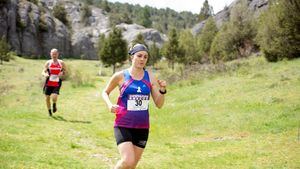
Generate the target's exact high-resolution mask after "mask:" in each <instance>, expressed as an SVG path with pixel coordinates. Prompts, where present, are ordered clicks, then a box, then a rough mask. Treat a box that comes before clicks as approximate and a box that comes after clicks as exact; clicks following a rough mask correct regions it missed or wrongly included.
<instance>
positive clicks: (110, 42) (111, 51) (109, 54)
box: [100, 27, 128, 73]
mask: <svg viewBox="0 0 300 169" xmlns="http://www.w3.org/2000/svg"><path fill="white" fill-rule="evenodd" d="M127 56H128V54H127V42H126V41H125V40H124V39H122V31H121V30H120V29H118V28H116V27H114V28H113V30H112V31H111V32H110V33H109V36H108V38H107V39H105V41H104V44H103V47H102V48H101V51H100V59H101V61H102V62H103V64H104V65H105V66H113V72H114V73H115V70H116V66H117V65H119V66H120V65H122V64H123V63H124V61H126V60H127Z"/></svg>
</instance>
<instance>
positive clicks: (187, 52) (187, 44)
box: [179, 29, 198, 64]
mask: <svg viewBox="0 0 300 169" xmlns="http://www.w3.org/2000/svg"><path fill="white" fill-rule="evenodd" d="M196 45H197V44H196V38H194V36H193V34H192V33H191V31H190V30H188V29H186V30H183V31H181V32H180V35H179V46H180V47H181V48H182V50H183V51H184V56H182V57H181V59H180V60H179V62H180V63H184V64H191V63H193V62H196V61H198V55H197V46H196Z"/></svg>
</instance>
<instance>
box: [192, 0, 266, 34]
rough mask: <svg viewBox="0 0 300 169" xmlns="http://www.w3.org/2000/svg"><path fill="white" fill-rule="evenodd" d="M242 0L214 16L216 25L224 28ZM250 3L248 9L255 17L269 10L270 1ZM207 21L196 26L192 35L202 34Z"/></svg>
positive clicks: (256, 0) (255, 0)
mask: <svg viewBox="0 0 300 169" xmlns="http://www.w3.org/2000/svg"><path fill="white" fill-rule="evenodd" d="M238 1H240V0H235V1H233V2H232V3H231V4H230V5H229V6H228V7H225V8H224V9H223V10H222V11H220V12H218V13H217V14H216V15H215V16H214V20H215V22H216V25H217V27H218V28H220V27H221V26H222V24H223V23H224V22H226V21H228V20H229V18H230V12H231V10H232V8H233V7H234V6H235V5H236V3H237V2H238ZM247 1H248V8H249V9H250V11H252V12H253V13H254V16H255V17H257V16H259V14H260V13H261V12H262V11H264V10H265V9H267V7H268V0H247ZM205 22H206V21H205V20H204V21H202V22H200V23H198V24H196V25H195V26H194V27H193V28H192V29H191V31H192V34H193V35H197V34H198V33H200V32H201V30H202V28H203V27H204V25H205Z"/></svg>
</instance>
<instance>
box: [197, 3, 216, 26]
mask: <svg viewBox="0 0 300 169" xmlns="http://www.w3.org/2000/svg"><path fill="white" fill-rule="evenodd" d="M213 14H214V11H213V8H212V6H210V5H209V4H208V0H205V1H204V2H203V6H202V8H201V10H200V14H199V22H201V21H204V20H206V19H207V18H209V17H210V16H212V15H213Z"/></svg>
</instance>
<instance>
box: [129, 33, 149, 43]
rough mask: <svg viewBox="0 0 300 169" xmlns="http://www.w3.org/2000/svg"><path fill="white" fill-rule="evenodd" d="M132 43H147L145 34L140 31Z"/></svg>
mask: <svg viewBox="0 0 300 169" xmlns="http://www.w3.org/2000/svg"><path fill="white" fill-rule="evenodd" d="M132 43H133V45H135V44H137V43H140V44H143V45H146V43H145V38H144V36H143V35H142V34H141V33H139V34H138V35H137V36H136V37H135V39H134V40H133V41H132ZM146 46H147V45H146Z"/></svg>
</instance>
